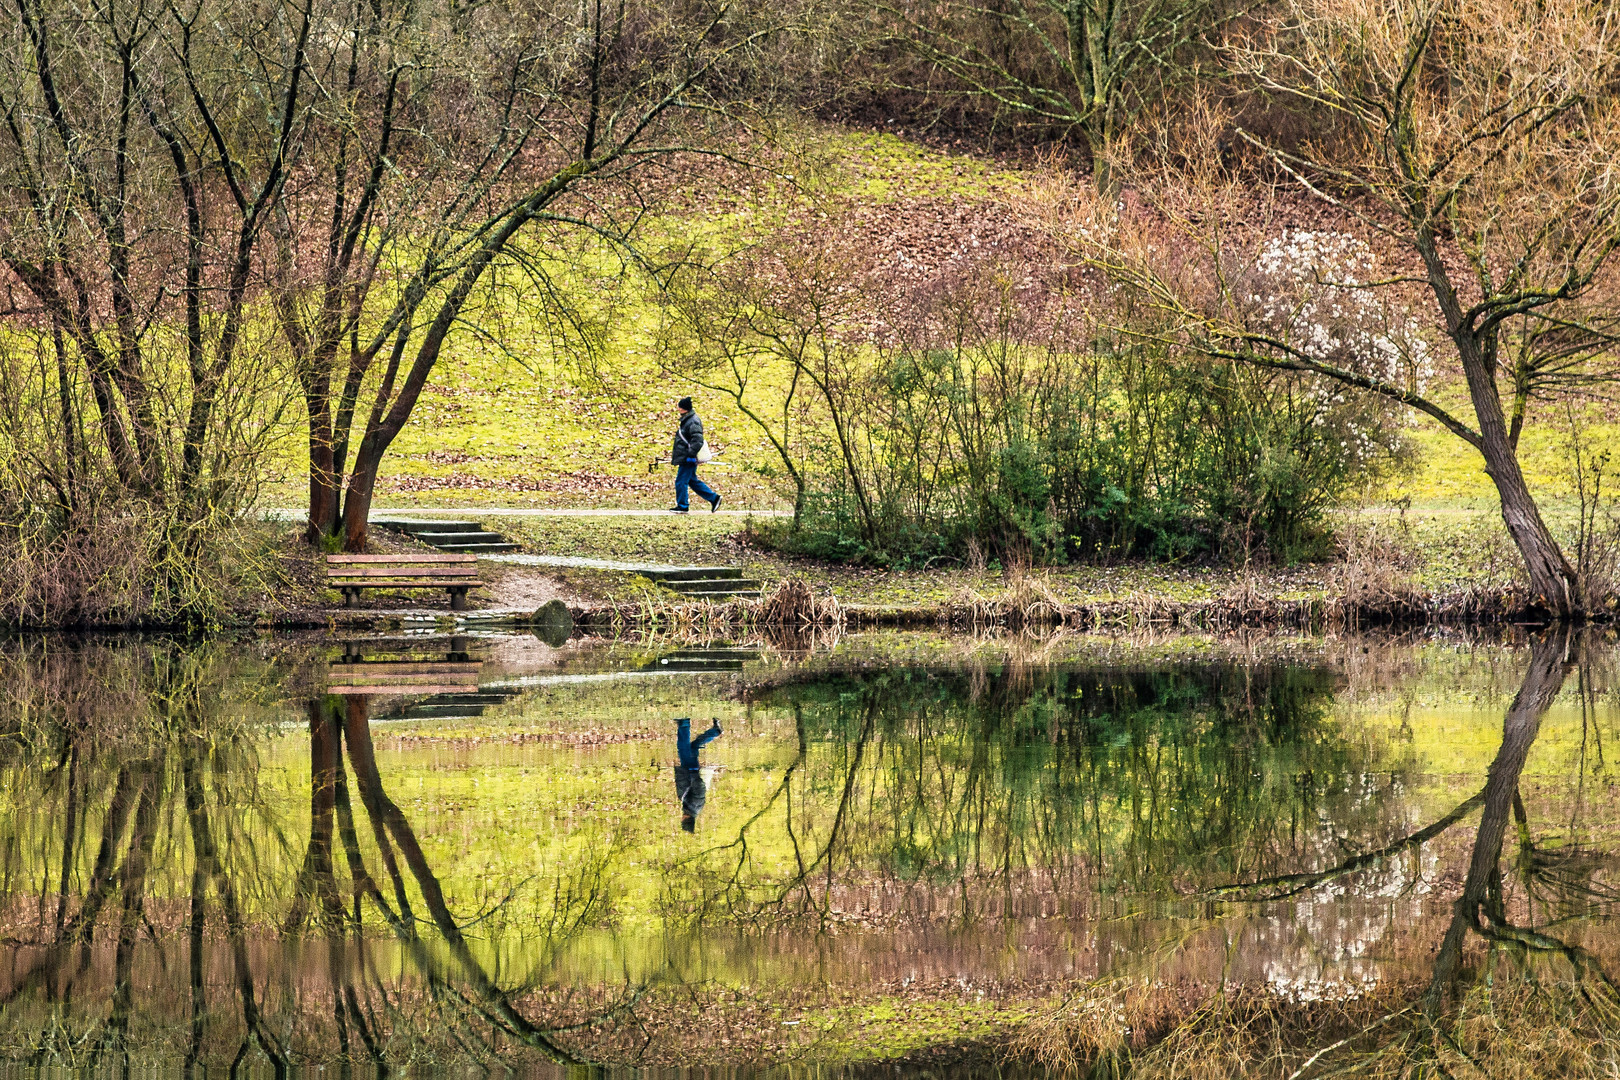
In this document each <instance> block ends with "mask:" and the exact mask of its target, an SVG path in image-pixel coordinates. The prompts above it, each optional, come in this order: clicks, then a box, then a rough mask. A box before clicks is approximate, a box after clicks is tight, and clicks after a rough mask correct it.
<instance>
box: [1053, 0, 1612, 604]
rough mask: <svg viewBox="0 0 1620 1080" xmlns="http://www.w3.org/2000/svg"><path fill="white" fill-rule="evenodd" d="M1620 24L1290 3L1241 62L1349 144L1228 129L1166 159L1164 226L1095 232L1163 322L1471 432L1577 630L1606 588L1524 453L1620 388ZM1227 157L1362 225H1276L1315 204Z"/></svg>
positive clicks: (1156, 198)
mask: <svg viewBox="0 0 1620 1080" xmlns="http://www.w3.org/2000/svg"><path fill="white" fill-rule="evenodd" d="M1616 14H1617V11H1616V6H1615V5H1614V4H1613V3H1602V2H1599V3H1592V2H1585V0H1577V2H1574V3H1565V4H1555V5H1547V4H1541V3H1537V2H1534V0H1513V2H1510V3H1506V4H1503V3H1494V2H1487V0H1395V2H1385V0H1290V2H1289V3H1288V4H1287V5H1286V7H1285V8H1284V9H1282V10H1281V11H1280V12H1279V13H1277V14H1276V15H1275V16H1274V17H1272V18H1269V19H1265V20H1260V21H1258V22H1256V23H1255V24H1254V25H1253V26H1252V27H1250V28H1248V29H1246V30H1245V32H1244V33H1243V34H1241V35H1238V36H1236V37H1235V38H1234V39H1233V40H1232V41H1231V42H1230V43H1229V44H1228V45H1227V46H1226V49H1225V58H1226V60H1227V62H1228V64H1229V65H1230V67H1231V68H1232V69H1233V70H1234V71H1236V72H1238V73H1240V74H1241V75H1242V77H1243V78H1245V79H1246V80H1247V81H1248V82H1249V84H1250V85H1251V86H1252V87H1253V88H1255V89H1256V90H1258V91H1262V92H1264V93H1266V94H1270V95H1276V96H1278V97H1280V98H1284V99H1288V100H1291V101H1292V102H1294V103H1296V104H1301V105H1303V106H1305V107H1308V108H1310V109H1312V110H1315V111H1316V112H1317V113H1318V114H1319V115H1321V116H1323V117H1325V118H1327V119H1328V120H1330V121H1331V134H1330V135H1329V136H1325V137H1323V138H1321V139H1319V140H1306V141H1304V142H1302V143H1298V144H1292V145H1290V144H1284V143H1282V142H1281V141H1279V140H1276V139H1272V138H1268V137H1264V136H1262V135H1260V134H1257V133H1255V132H1252V131H1248V130H1245V129H1244V128H1242V127H1241V126H1237V127H1236V139H1234V140H1232V141H1231V143H1229V144H1228V145H1227V146H1225V147H1222V146H1219V145H1218V140H1217V137H1216V132H1215V130H1213V129H1210V130H1206V131H1204V132H1203V134H1204V136H1205V138H1204V140H1203V142H1202V143H1201V144H1200V141H1199V139H1197V138H1191V139H1182V140H1181V141H1180V142H1179V144H1177V145H1175V146H1174V149H1175V151H1176V153H1175V154H1174V155H1168V154H1167V155H1162V156H1160V157H1159V158H1158V160H1159V161H1160V162H1161V163H1162V162H1164V161H1168V160H1171V159H1172V158H1173V159H1174V160H1175V161H1176V162H1177V164H1176V165H1175V166H1173V167H1172V166H1169V165H1164V164H1160V165H1158V166H1155V167H1153V168H1150V169H1146V170H1144V171H1143V172H1142V173H1141V174H1140V181H1141V189H1140V190H1141V192H1142V194H1143V195H1144V196H1145V198H1146V199H1147V200H1148V201H1149V202H1150V203H1152V204H1153V205H1154V208H1155V209H1156V211H1157V213H1153V214H1135V215H1132V214H1127V215H1124V216H1123V217H1122V218H1114V219H1113V220H1110V221H1108V222H1106V223H1101V224H1103V227H1102V228H1100V229H1097V230H1094V231H1092V232H1091V234H1090V235H1089V236H1088V238H1087V239H1086V240H1085V241H1084V242H1085V244H1086V245H1087V248H1088V250H1089V252H1090V255H1091V258H1092V261H1093V262H1094V264H1095V265H1097V266H1099V267H1101V268H1102V269H1103V270H1104V271H1105V272H1106V273H1107V274H1108V275H1109V276H1111V277H1112V278H1113V279H1114V280H1115V281H1116V282H1119V283H1121V284H1124V285H1126V286H1127V287H1129V288H1131V289H1132V290H1133V291H1134V292H1135V293H1136V294H1137V295H1139V296H1143V297H1145V298H1146V299H1147V300H1148V301H1149V306H1150V307H1151V308H1153V309H1154V310H1155V312H1156V316H1157V317H1156V319H1154V320H1153V325H1152V326H1151V327H1147V328H1143V330H1142V332H1146V333H1150V334H1153V335H1157V336H1161V337H1163V338H1165V339H1168V340H1171V341H1174V342H1176V343H1178V344H1180V345H1182V346H1184V347H1187V348H1190V349H1192V350H1195V351H1197V352H1200V353H1203V354H1206V355H1214V356H1219V357H1225V358H1229V359H1230V360H1233V361H1236V362H1240V363H1246V364H1254V365H1259V366H1262V367H1269V368H1281V369H1287V370H1291V371H1299V372H1306V373H1310V374H1313V375H1316V376H1320V377H1321V379H1322V380H1324V382H1325V384H1326V385H1329V386H1333V385H1336V386H1338V387H1339V389H1340V390H1342V389H1344V388H1346V387H1349V388H1355V389H1356V390H1359V391H1364V392H1368V393H1372V394H1376V395H1381V396H1382V397H1383V398H1385V399H1387V400H1389V401H1391V402H1395V403H1399V404H1400V405H1403V406H1406V407H1408V408H1411V409H1415V410H1417V411H1419V412H1421V413H1424V414H1425V415H1427V416H1429V417H1430V418H1432V419H1433V420H1435V421H1437V422H1438V423H1439V424H1440V425H1441V426H1442V427H1443V428H1444V429H1445V430H1446V431H1447V432H1449V433H1450V434H1451V435H1453V436H1454V437H1456V438H1458V439H1460V440H1462V441H1463V442H1465V443H1467V444H1468V445H1469V446H1470V447H1472V448H1473V449H1474V450H1475V451H1477V452H1478V453H1479V455H1480V457H1481V459H1482V460H1483V463H1484V468H1485V471H1486V473H1487V474H1488V475H1489V476H1490V477H1491V480H1492V481H1493V482H1494V483H1495V485H1496V489H1497V492H1498V495H1499V496H1500V499H1501V509H1502V519H1503V522H1504V524H1505V525H1506V527H1507V531H1508V534H1509V535H1510V536H1511V537H1512V539H1513V542H1514V544H1515V545H1517V547H1518V550H1519V552H1520V554H1521V555H1522V557H1523V559H1524V565H1525V570H1526V572H1527V574H1528V576H1529V581H1530V587H1531V589H1532V591H1533V593H1534V595H1535V597H1536V598H1537V600H1538V601H1539V603H1540V604H1542V605H1544V606H1545V608H1546V609H1547V610H1549V611H1550V612H1552V613H1554V614H1557V615H1565V616H1571V615H1579V614H1580V613H1582V612H1584V611H1585V610H1586V609H1587V608H1588V606H1589V599H1592V600H1595V599H1596V598H1588V597H1587V596H1586V595H1585V588H1584V585H1583V582H1582V581H1581V579H1580V576H1579V575H1578V574H1577V572H1576V570H1575V569H1574V568H1573V567H1572V566H1571V564H1570V562H1569V560H1568V559H1567V558H1566V557H1565V555H1564V553H1563V551H1562V550H1561V548H1560V547H1559V544H1558V541H1557V540H1556V539H1555V538H1554V536H1553V534H1552V532H1551V531H1550V530H1549V529H1548V527H1547V524H1546V522H1545V520H1544V519H1543V517H1542V515H1541V511H1540V508H1539V507H1538V505H1537V502H1536V499H1535V497H1534V496H1533V495H1532V493H1531V491H1530V489H1529V486H1528V484H1527V483H1526V481H1525V476H1524V470H1523V468H1522V466H1521V463H1520V460H1519V454H1518V451H1519V442H1520V436H1521V434H1522V433H1523V431H1524V430H1525V428H1526V427H1527V426H1528V425H1530V424H1532V423H1534V422H1535V421H1536V420H1537V419H1538V418H1539V417H1546V416H1550V415H1555V414H1556V413H1557V411H1558V406H1560V405H1562V404H1563V403H1565V402H1568V401H1570V400H1571V399H1577V398H1580V397H1581V396H1583V395H1584V396H1590V395H1601V394H1603V393H1604V392H1605V390H1604V387H1606V386H1608V385H1609V384H1611V383H1612V382H1613V379H1614V377H1615V375H1616V368H1615V364H1614V351H1613V350H1614V346H1615V338H1616V332H1617V330H1620V295H1617V294H1616V292H1615V289H1614V285H1615V280H1614V266H1613V255H1614V252H1615V249H1616V247H1617V245H1620V213H1617V211H1620V185H1617V184H1616V183H1615V176H1616V169H1617V167H1620V79H1617V76H1620V40H1617V37H1616V33H1615V29H1614V20H1615V16H1616ZM1220 141H1222V142H1224V141H1225V140H1220ZM1231 145H1246V146H1247V147H1249V148H1250V150H1252V151H1255V152H1257V156H1258V157H1259V159H1260V161H1261V163H1262V164H1264V165H1269V166H1270V167H1271V168H1273V169H1274V170H1275V172H1276V174H1277V175H1278V176H1279V177H1280V178H1282V179H1284V180H1286V181H1291V182H1292V183H1294V184H1296V185H1298V186H1299V187H1300V188H1302V189H1303V191H1304V192H1305V193H1306V195H1307V197H1308V198H1309V199H1312V200H1316V201H1317V203H1318V205H1319V206H1321V207H1323V210H1324V216H1327V217H1333V218H1337V219H1338V221H1339V222H1340V223H1341V224H1340V225H1339V226H1338V227H1329V228H1327V229H1316V230H1299V229H1294V230H1291V231H1290V230H1286V229H1277V228H1268V225H1270V226H1275V225H1277V223H1278V222H1280V221H1281V220H1283V218H1285V217H1297V213H1293V212H1290V213H1289V214H1287V215H1276V216H1273V217H1269V218H1268V216H1267V203H1266V201H1265V200H1264V199H1263V198H1261V197H1259V196H1257V195H1256V193H1255V189H1256V188H1257V187H1259V186H1261V185H1256V184H1255V182H1254V179H1253V173H1252V171H1249V172H1244V171H1243V170H1240V169H1233V168H1232V167H1231V165H1232V162H1231V157H1232V155H1231V153H1230V146H1231ZM1165 146H1166V148H1167V149H1169V148H1171V147H1172V144H1171V143H1170V142H1169V141H1168V140H1167V142H1166V144H1165ZM1110 215H1111V212H1110ZM1150 219H1151V220H1150ZM1166 222H1168V223H1170V225H1171V228H1169V229H1166V228H1165V225H1166ZM1431 375H1439V376H1440V378H1439V379H1433V378H1429V377H1428V376H1431ZM1447 376H1450V377H1449V378H1448V377H1447ZM1464 402H1465V403H1466V404H1463V403H1464ZM1459 405H1461V407H1459ZM1465 409H1467V410H1469V411H1471V412H1472V416H1470V415H1469V414H1468V412H1467V411H1464V410H1465Z"/></svg>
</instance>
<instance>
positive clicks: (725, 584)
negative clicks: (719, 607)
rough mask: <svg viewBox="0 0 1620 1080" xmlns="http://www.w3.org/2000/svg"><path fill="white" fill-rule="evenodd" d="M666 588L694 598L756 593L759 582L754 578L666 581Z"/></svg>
mask: <svg viewBox="0 0 1620 1080" xmlns="http://www.w3.org/2000/svg"><path fill="white" fill-rule="evenodd" d="M663 584H664V585H665V586H667V587H668V588H671V589H674V590H675V591H676V592H678V593H683V594H685V595H687V596H696V595H699V594H708V593H734V592H758V591H759V581H758V579H756V578H744V577H735V578H703V579H701V580H697V581H666V582H664V583H663Z"/></svg>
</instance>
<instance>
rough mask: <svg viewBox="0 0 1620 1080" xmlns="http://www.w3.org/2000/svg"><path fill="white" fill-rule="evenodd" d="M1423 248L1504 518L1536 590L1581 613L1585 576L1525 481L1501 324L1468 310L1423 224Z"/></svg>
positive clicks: (1548, 601)
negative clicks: (1501, 362) (1503, 372)
mask: <svg viewBox="0 0 1620 1080" xmlns="http://www.w3.org/2000/svg"><path fill="white" fill-rule="evenodd" d="M1417 249H1418V253H1419V255H1421V256H1422V258H1423V263H1424V267H1425V269H1426V270H1427V273H1428V279H1429V288H1430V291H1432V292H1433V293H1434V297H1435V300H1436V301H1438V303H1439V307H1440V312H1441V314H1442V315H1443V316H1444V317H1445V320H1446V333H1447V334H1448V336H1450V338H1451V340H1452V342H1453V343H1454V344H1455V345H1456V347H1457V358H1458V359H1459V360H1461V361H1462V369H1463V377H1464V378H1465V379H1466V380H1467V383H1468V397H1469V400H1470V401H1471V402H1472V403H1473V406H1474V416H1475V418H1476V419H1477V420H1478V422H1479V442H1478V443H1477V444H1476V445H1477V449H1478V450H1479V452H1480V453H1481V454H1482V455H1483V456H1484V458H1485V471H1486V473H1487V474H1489V475H1490V478H1491V480H1492V481H1493V482H1495V484H1496V491H1497V494H1498V495H1499V496H1500V498H1501V502H1502V522H1503V524H1505V525H1506V526H1507V531H1508V535H1509V536H1511V537H1512V538H1513V543H1514V545H1515V546H1517V547H1518V549H1519V555H1520V556H1521V557H1522V558H1523V559H1524V568H1525V572H1526V573H1528V574H1529V576H1530V588H1531V591H1532V592H1534V593H1535V595H1536V596H1537V597H1538V598H1539V599H1540V600H1541V602H1542V603H1544V604H1545V605H1547V608H1548V610H1550V611H1551V612H1552V613H1553V614H1554V615H1558V616H1561V617H1564V618H1571V617H1579V616H1580V615H1581V614H1583V613H1584V612H1585V609H1586V598H1585V596H1584V595H1583V590H1582V589H1581V582H1580V578H1579V577H1578V576H1577V575H1576V573H1575V571H1574V569H1573V568H1572V567H1571V566H1570V565H1569V560H1567V559H1565V558H1564V553H1563V551H1562V549H1560V548H1559V546H1558V541H1556V540H1554V539H1553V535H1552V533H1551V532H1549V531H1548V529H1547V524H1546V522H1544V521H1542V519H1541V510H1540V509H1539V508H1538V507H1537V506H1536V500H1535V498H1534V496H1532V495H1531V494H1530V488H1529V487H1528V485H1526V484H1525V481H1524V470H1523V469H1521V468H1520V467H1519V455H1518V450H1517V447H1516V445H1515V441H1514V439H1513V437H1512V436H1511V434H1510V432H1509V427H1508V421H1507V417H1506V415H1505V414H1504V413H1503V411H1502V399H1501V397H1500V396H1499V395H1498V393H1497V389H1496V374H1495V367H1496V364H1495V353H1496V345H1497V342H1496V330H1495V328H1494V327H1486V328H1483V329H1482V328H1481V327H1480V326H1479V325H1476V323H1477V320H1476V319H1474V318H1471V317H1470V315H1469V314H1468V313H1467V312H1465V311H1464V310H1463V306H1462V303H1461V301H1460V299H1459V298H1458V295H1457V290H1456V288H1455V287H1454V286H1453V284H1452V281H1451V273H1450V271H1449V270H1448V269H1447V268H1446V264H1445V261H1444V260H1443V259H1442V258H1441V257H1440V250H1439V247H1438V244H1437V242H1436V240H1435V237H1434V235H1433V234H1432V232H1430V231H1429V229H1428V228H1427V227H1426V226H1423V225H1420V226H1419V227H1418V229H1417Z"/></svg>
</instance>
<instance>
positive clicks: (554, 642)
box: [530, 600, 574, 649]
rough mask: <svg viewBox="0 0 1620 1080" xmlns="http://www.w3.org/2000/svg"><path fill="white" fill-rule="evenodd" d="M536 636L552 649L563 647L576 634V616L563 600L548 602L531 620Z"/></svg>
mask: <svg viewBox="0 0 1620 1080" xmlns="http://www.w3.org/2000/svg"><path fill="white" fill-rule="evenodd" d="M530 625H531V626H532V627H533V628H534V633H535V636H536V637H538V638H539V639H540V640H541V641H543V642H545V643H546V644H547V645H550V646H551V647H552V648H554V649H555V648H557V647H559V646H561V645H562V644H563V643H564V642H565V641H567V640H568V639H569V637H570V636H572V635H573V633H574V616H573V614H572V613H571V612H569V610H568V605H567V604H565V603H563V602H562V601H561V600H548V601H546V603H544V604H542V605H541V606H540V608H539V609H538V610H536V611H535V613H534V615H533V617H532V618H531V619H530Z"/></svg>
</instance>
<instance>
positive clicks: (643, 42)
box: [274, 0, 784, 550]
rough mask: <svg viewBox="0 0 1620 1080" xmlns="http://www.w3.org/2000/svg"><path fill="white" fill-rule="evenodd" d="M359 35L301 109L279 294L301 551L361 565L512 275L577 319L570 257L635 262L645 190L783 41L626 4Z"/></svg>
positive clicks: (727, 15) (384, 20) (466, 16)
mask: <svg viewBox="0 0 1620 1080" xmlns="http://www.w3.org/2000/svg"><path fill="white" fill-rule="evenodd" d="M368 12H369V13H368ZM359 15H360V16H362V17H359V18H357V19H355V21H354V22H353V23H352V24H351V25H350V28H349V29H347V30H346V31H345V33H346V35H347V36H346V38H345V42H344V45H343V47H342V48H341V49H340V50H338V53H339V57H338V58H339V60H340V63H338V64H336V65H335V66H336V67H337V68H338V69H340V70H339V71H338V72H336V73H335V74H334V78H332V79H322V80H319V83H318V84H319V85H320V86H321V87H322V90H321V91H320V93H319V96H318V97H317V98H315V99H314V100H312V102H311V105H310V116H311V122H310V125H309V137H310V139H311V141H312V143H313V144H318V145H319V146H321V147H322V148H323V150H322V152H321V153H320V154H318V155H315V156H314V157H313V158H312V160H311V165H310V169H311V173H312V175H314V176H316V177H317V179H316V180H315V181H314V182H312V183H311V184H310V185H309V187H308V189H307V190H294V189H293V188H292V187H291V186H288V187H286V188H284V189H283V196H282V198H281V200H280V202H279V203H278V207H277V213H278V222H279V225H278V246H277V257H276V271H275V274H274V296H275V306H276V312H277V316H278V320H279V322H280V325H281V327H282V330H283V332H284V334H285V336H286V338H287V340H288V342H289V343H290V346H291V349H292V352H293V354H294V364H295V367H296V369H297V371H298V377H299V381H300V386H301V389H302V392H303V397H304V401H305V406H306V409H307V412H308V415H309V421H310V431H309V454H310V459H309V460H310V536H311V539H318V538H319V537H321V536H335V535H338V534H341V536H342V539H343V543H344V546H345V547H346V548H347V549H349V550H360V549H361V548H363V547H364V545H365V542H366V520H367V515H368V513H369V511H370V507H371V501H372V494H373V491H374V489H375V485H376V482H377V477H378V474H379V471H380V468H381V464H382V459H383V456H384V455H385V454H386V452H387V450H388V448H389V446H390V445H391V444H392V442H393V440H394V439H395V438H396V437H397V436H398V435H399V433H400V431H401V430H402V429H403V428H404V426H405V424H406V423H407V422H408V421H409V419H410V415H411V412H412V410H413V408H414V407H415V405H416V402H417V400H418V398H419V397H420V395H421V393H422V390H423V388H424V387H425V386H426V385H427V383H428V380H429V378H430V376H431V375H432V372H433V370H434V368H435V366H436V364H437V363H438V360H439V358H440V356H441V355H442V353H443V351H444V348H445V346H446V344H447V342H448V341H449V339H450V337H451V334H452V332H453V331H454V330H456V328H457V327H458V326H459V327H462V328H463V329H465V330H467V331H469V332H473V333H485V332H486V330H485V329H484V328H482V327H480V325H479V323H480V321H481V314H482V313H484V312H487V314H488V315H489V316H490V317H491V318H494V317H498V314H499V312H498V307H499V305H500V304H503V303H506V302H508V301H509V297H508V296H507V295H506V294H505V293H504V292H501V291H499V289H498V287H499V286H500V285H502V284H504V282H505V280H506V279H507V278H511V277H513V276H516V277H517V278H518V280H522V279H524V278H526V279H527V280H528V281H529V282H531V283H533V284H535V285H537V286H538V290H537V295H538V297H539V306H540V307H541V308H543V309H544V310H542V311H541V312H540V314H541V315H542V316H543V317H544V316H549V317H552V318H554V319H561V320H564V321H566V320H568V319H570V318H571V317H573V316H574V314H575V313H574V312H572V311H570V310H569V308H570V300H569V298H568V296H567V295H566V289H565V288H562V287H559V286H557V285H556V281H555V278H556V274H557V272H558V270H559V263H558V260H559V259H562V260H564V261H566V260H567V259H568V258H569V257H570V255H571V252H572V248H571V246H570V244H569V243H568V240H567V238H568V237H570V236H571V235H577V234H578V233H579V231H580V230H584V231H585V232H586V233H587V234H592V235H596V236H599V237H601V238H603V239H604V240H605V241H606V242H607V243H609V244H623V243H624V242H626V240H627V239H628V237H629V236H630V234H631V231H632V230H633V228H634V225H635V224H636V222H637V221H638V220H639V218H640V216H641V214H642V212H643V211H644V210H645V207H646V198H645V196H644V194H643V193H642V192H640V191H638V190H637V183H636V178H637V176H638V174H641V173H643V172H646V171H648V169H649V167H650V166H651V165H652V164H653V163H656V162H662V163H665V165H666V166H672V165H674V164H675V163H677V162H680V161H682V160H691V159H692V157H691V155H701V154H703V153H705V152H708V151H709V150H711V149H713V148H714V146H715V145H716V144H715V142H714V136H715V134H716V132H717V130H718V129H719V128H720V127H721V126H722V121H723V119H724V117H725V115H726V114H727V112H728V110H729V109H730V106H731V103H732V100H733V99H732V98H730V97H728V96H727V95H728V94H732V93H733V92H734V88H735V82H736V80H738V79H739V78H747V77H749V72H750V71H752V70H754V65H756V64H757V61H758V55H757V54H758V51H759V49H760V48H761V47H762V45H763V44H764V42H765V41H766V40H767V39H768V38H770V37H771V36H772V34H773V33H774V32H775V31H776V30H777V29H779V28H780V27H781V26H782V25H784V20H783V19H782V18H781V17H780V13H775V14H765V15H759V14H757V13H755V12H753V11H750V10H749V9H747V8H746V7H745V6H743V5H740V4H733V3H716V4H700V5H696V6H694V7H689V8H680V9H669V8H667V7H665V6H663V5H656V4H636V3H631V2H630V0H620V2H618V3H612V2H606V0H591V2H589V3H585V4H575V3H556V4H549V5H541V6H538V7H536V6H535V5H531V4H515V3H501V4H495V5H487V6H484V7H481V8H479V9H477V10H476V11H462V10H461V9H460V8H458V7H457V6H455V5H448V6H447V7H446V8H445V9H444V10H443V11H442V12H438V13H437V14H436V15H435V17H434V18H433V19H432V20H431V21H430V20H427V19H426V16H425V14H424V12H423V11H422V10H421V9H420V8H419V7H418V6H417V5H412V4H403V5H399V6H398V10H395V9H394V8H391V7H389V6H388V5H385V4H376V5H373V6H372V7H370V8H369V9H364V10H361V11H360V12H359ZM754 81H755V82H757V80H754ZM312 85H313V83H312ZM306 153H308V151H306ZM535 295H536V293H528V294H526V295H524V296H522V297H520V298H519V301H518V302H521V303H531V302H532V301H533V298H534V296H535ZM481 309H483V311H482V312H481Z"/></svg>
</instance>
